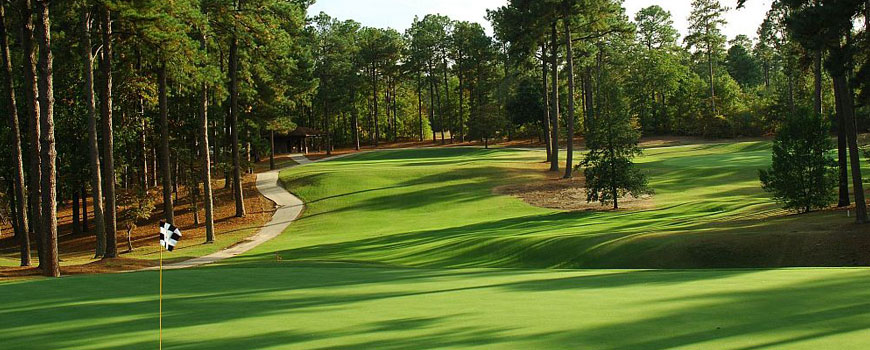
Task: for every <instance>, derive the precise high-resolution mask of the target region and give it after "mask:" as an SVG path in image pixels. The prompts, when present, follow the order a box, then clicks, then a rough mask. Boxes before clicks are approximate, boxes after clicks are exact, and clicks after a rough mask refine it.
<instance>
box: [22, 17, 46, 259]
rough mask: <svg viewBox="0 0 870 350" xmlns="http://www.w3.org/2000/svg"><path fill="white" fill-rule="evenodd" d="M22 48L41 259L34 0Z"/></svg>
mask: <svg viewBox="0 0 870 350" xmlns="http://www.w3.org/2000/svg"><path fill="white" fill-rule="evenodd" d="M19 8H20V10H21V48H22V50H23V51H24V102H25V103H24V105H25V107H26V109H27V144H28V145H29V146H30V147H29V153H30V154H31V155H35V156H31V157H28V167H29V168H30V172H29V174H28V178H27V188H28V203H27V204H28V207H29V209H30V211H29V212H30V230H31V231H32V232H33V233H34V236H35V237H36V241H35V243H36V251H37V255H38V257H39V260H40V261H42V260H43V259H44V257H43V253H44V252H45V250H44V249H43V248H44V247H45V242H44V241H43V237H45V236H44V235H43V231H42V189H41V188H40V186H41V183H42V170H41V167H40V164H39V162H40V157H39V154H40V144H39V137H40V134H41V131H42V130H40V119H41V118H40V114H41V112H40V107H39V87H38V85H39V84H38V83H37V80H38V79H37V77H38V76H37V74H36V52H35V51H34V47H33V45H34V38H33V5H32V4H31V2H30V0H21V4H20V7H19Z"/></svg>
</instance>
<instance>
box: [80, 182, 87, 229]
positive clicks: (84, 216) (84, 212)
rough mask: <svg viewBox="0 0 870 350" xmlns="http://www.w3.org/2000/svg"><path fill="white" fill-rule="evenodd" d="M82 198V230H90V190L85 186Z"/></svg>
mask: <svg viewBox="0 0 870 350" xmlns="http://www.w3.org/2000/svg"><path fill="white" fill-rule="evenodd" d="M81 193H82V195H81V198H82V232H88V192H87V191H85V186H84V185H82V189H81Z"/></svg>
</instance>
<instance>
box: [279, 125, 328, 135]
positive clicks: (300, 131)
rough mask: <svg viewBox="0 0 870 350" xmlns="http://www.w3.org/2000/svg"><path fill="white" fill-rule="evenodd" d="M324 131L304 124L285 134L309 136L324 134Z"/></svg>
mask: <svg viewBox="0 0 870 350" xmlns="http://www.w3.org/2000/svg"><path fill="white" fill-rule="evenodd" d="M324 135H326V133H325V132H323V131H320V130H317V129H314V128H309V127H305V126H299V127H296V130H293V131H291V132H289V133H288V134H287V136H296V137H309V136H324Z"/></svg>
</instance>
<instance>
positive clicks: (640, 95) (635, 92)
mask: <svg viewBox="0 0 870 350" xmlns="http://www.w3.org/2000/svg"><path fill="white" fill-rule="evenodd" d="M635 22H636V24H637V45H634V48H633V50H632V54H633V55H634V56H635V58H634V59H635V60H636V61H637V62H640V64H637V65H633V66H632V67H631V68H630V70H631V72H630V74H632V75H633V76H634V79H630V80H628V81H627V82H626V83H627V84H628V89H627V93H628V95H629V96H630V98H631V107H632V109H633V110H634V111H635V113H636V114H637V115H638V116H639V118H640V123H641V126H642V128H643V131H644V132H645V133H646V132H648V133H655V134H661V133H667V132H672V131H673V125H672V124H671V123H672V119H673V116H672V115H671V114H672V111H673V103H668V102H669V101H672V100H673V97H674V96H675V94H676V92H677V89H679V88H680V86H681V83H682V81H683V80H684V79H685V76H686V75H687V74H688V73H689V72H688V69H687V67H686V66H685V65H684V64H683V63H682V62H681V60H682V57H681V51H680V50H681V48H680V47H679V46H678V45H677V38H678V34H677V30H676V28H674V27H673V20H672V19H671V14H670V12H667V11H665V10H664V9H662V8H661V7H659V6H657V5H653V6H650V7H647V8H644V9H641V10H640V11H638V13H637V15H636V16H635Z"/></svg>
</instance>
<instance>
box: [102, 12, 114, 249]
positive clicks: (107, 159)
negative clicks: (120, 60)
mask: <svg viewBox="0 0 870 350" xmlns="http://www.w3.org/2000/svg"><path fill="white" fill-rule="evenodd" d="M100 12H101V14H100V22H101V27H102V41H103V53H102V57H103V59H102V60H101V61H100V71H101V72H102V75H103V79H102V81H101V82H102V83H103V88H102V89H100V113H101V117H102V124H103V190H104V191H105V197H106V202H105V208H104V210H103V218H104V220H105V221H106V225H105V228H106V254H104V255H103V257H104V258H114V257H117V256H118V239H117V231H118V221H117V217H116V213H117V206H116V204H115V155H114V153H115V152H114V149H115V141H114V133H113V131H112V128H113V126H112V19H111V14H110V13H109V8H107V7H105V6H100Z"/></svg>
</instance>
